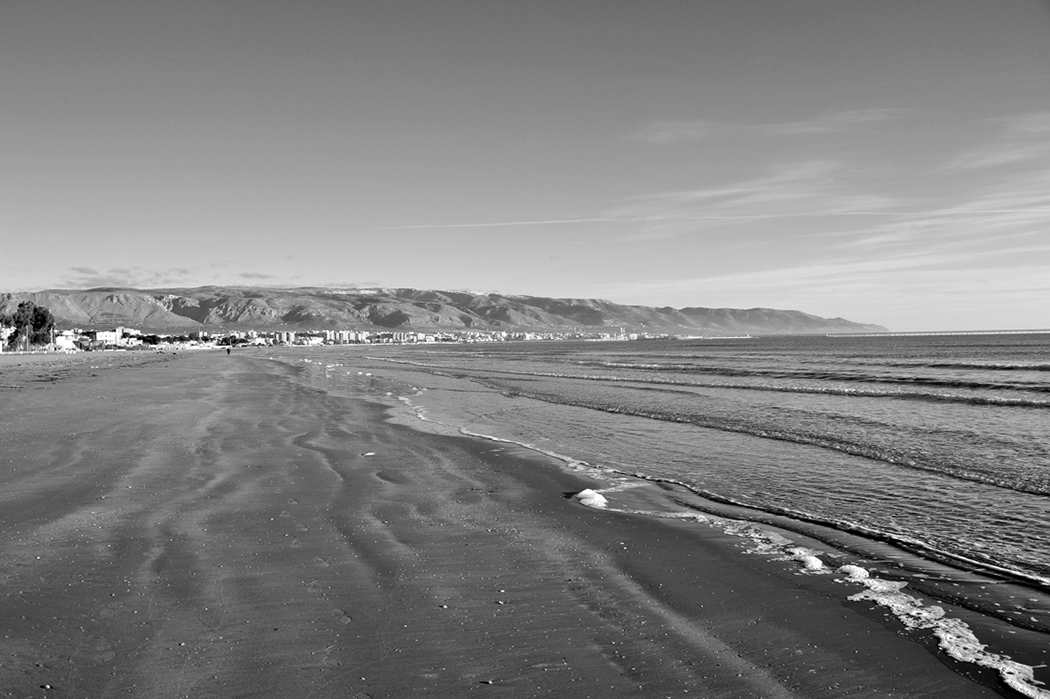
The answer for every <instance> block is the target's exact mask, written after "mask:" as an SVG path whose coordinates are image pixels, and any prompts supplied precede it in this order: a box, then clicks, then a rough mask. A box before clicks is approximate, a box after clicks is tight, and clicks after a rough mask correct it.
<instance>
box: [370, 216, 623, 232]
mask: <svg viewBox="0 0 1050 699" xmlns="http://www.w3.org/2000/svg"><path fill="white" fill-rule="evenodd" d="M615 222H616V219H613V218H606V217H595V218H560V219H536V220H528V221H485V222H477V221H473V222H466V223H413V224H409V225H405V226H383V227H381V228H377V229H375V230H378V231H414V230H426V229H444V228H516V227H521V226H555V225H566V224H576V223H615Z"/></svg>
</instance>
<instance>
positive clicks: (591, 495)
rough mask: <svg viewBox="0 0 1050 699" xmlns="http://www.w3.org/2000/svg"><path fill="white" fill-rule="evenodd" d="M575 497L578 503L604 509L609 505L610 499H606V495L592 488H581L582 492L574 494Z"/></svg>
mask: <svg viewBox="0 0 1050 699" xmlns="http://www.w3.org/2000/svg"><path fill="white" fill-rule="evenodd" d="M573 497H574V498H576V501H577V502H578V503H580V504H581V505H586V506H587V507H593V508H595V509H599V510H604V509H605V508H606V507H608V506H609V501H608V500H606V499H605V496H604V495H602V494H601V493H599V492H597V491H595V490H591V489H590V488H586V489H585V490H581V491H580V492H578V493H576V495H574V496H573Z"/></svg>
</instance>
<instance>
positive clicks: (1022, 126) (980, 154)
mask: <svg viewBox="0 0 1050 699" xmlns="http://www.w3.org/2000/svg"><path fill="white" fill-rule="evenodd" d="M991 121H992V123H994V124H996V125H998V127H999V133H998V134H997V136H996V137H995V138H994V139H993V140H992V141H991V142H990V143H986V144H982V145H980V146H977V147H975V148H971V149H969V150H967V151H965V152H964V153H961V154H959V155H958V156H957V157H955V158H953V159H952V160H951V161H949V162H948V163H947V164H946V165H945V166H944V168H943V170H944V171H945V172H948V173H951V172H965V171H974V170H983V169H986V168H997V167H1002V166H1017V165H1020V164H1023V163H1034V162H1038V161H1045V162H1047V163H1050V112H1036V113H1032V114H1019V115H1016V116H1011V117H1005V118H1000V119H993V120H991Z"/></svg>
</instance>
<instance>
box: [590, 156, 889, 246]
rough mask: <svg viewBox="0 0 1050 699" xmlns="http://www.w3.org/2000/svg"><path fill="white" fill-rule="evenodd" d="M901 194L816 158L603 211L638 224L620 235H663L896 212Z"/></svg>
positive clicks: (627, 237) (634, 237)
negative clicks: (872, 187)
mask: <svg viewBox="0 0 1050 699" xmlns="http://www.w3.org/2000/svg"><path fill="white" fill-rule="evenodd" d="M903 203H904V202H902V200H901V199H899V198H894V197H892V196H888V195H883V194H879V193H873V192H865V191H863V190H859V189H857V188H856V187H855V186H853V185H852V184H851V183H850V182H849V173H848V170H847V169H846V168H845V167H844V166H843V165H842V164H841V163H838V162H834V161H826V160H817V161H807V162H800V163H793V164H789V165H780V166H776V167H772V168H770V169H769V171H768V172H767V174H765V175H762V176H759V177H755V178H751V179H747V180H742V181H739V182H734V183H730V184H727V185H724V186H719V187H708V188H703V189H695V190H681V191H665V192H656V193H652V194H647V195H642V196H637V197H633V198H631V199H628V200H627V201H625V202H623V203H622V204H620V205H618V206H616V207H613V208H611V209H609V210H608V211H606V212H605V213H606V214H607V215H608V217H609V218H612V219H615V220H617V221H619V222H625V223H636V224H640V225H639V226H637V227H636V228H635V229H634V230H633V231H632V232H631V233H629V234H627V235H625V236H623V237H621V238H620V240H621V241H629V240H635V241H637V240H649V239H654V238H667V237H671V236H674V235H679V234H682V233H685V232H688V231H696V230H699V229H701V228H705V227H707V228H709V227H712V226H718V225H722V224H726V225H732V224H746V223H752V222H761V221H766V220H775V219H790V218H813V219H817V218H826V217H870V216H893V215H898V213H899V210H900V207H901V206H902V205H903Z"/></svg>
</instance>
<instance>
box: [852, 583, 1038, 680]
mask: <svg viewBox="0 0 1050 699" xmlns="http://www.w3.org/2000/svg"><path fill="white" fill-rule="evenodd" d="M843 568H857V569H858V570H863V568H858V567H857V566H842V568H840V569H839V572H843ZM864 572H865V575H867V571H864ZM850 579H851V580H853V581H855V582H858V583H860V584H862V585H864V586H865V587H866V588H867V589H866V590H864V591H863V592H858V593H857V594H855V595H850V597H849V599H850V600H853V601H860V600H868V601H871V602H875V603H876V604H879V605H881V606H883V607H886V608H887V609H889V610H890V611H891V612H892V613H893V615H894V616H895V617H897V618H898V619H899V620H900V621H901V623H903V624H904V625H905V626H907V627H908V628H911V629H922V630H929V631H931V632H932V633H933V635H934V636H936V637H937V641H938V644H939V645H940V647H941V650H942V651H944V652H945V653H947V654H948V655H949V656H951V657H952V658H954V659H956V660H959V661H961V662H964V663H973V664H974V665H979V666H981V667H986V668H989V669H992V670H995V671H996V672H998V673H999V677H1000V678H1001V679H1002V680H1003V682H1005V683H1006V684H1007V686H1009V687H1010V688H1011V689H1013V690H1014V691H1016V692H1019V693H1020V694H1022V695H1023V696H1026V697H1030V698H1031V699H1050V691H1047V690H1045V689H1042V688H1040V687H1038V686H1036V685H1037V684H1041V683H1039V682H1037V680H1036V679H1035V668H1033V667H1031V666H1029V665H1024V664H1022V663H1018V662H1015V661H1013V660H1011V659H1010V658H1008V657H1006V656H1003V655H999V654H997V653H990V652H988V651H986V650H985V648H986V646H985V645H984V644H983V643H981V642H980V641H978V640H977V637H976V636H975V635H974V634H973V632H972V631H971V630H970V627H969V626H967V625H966V623H965V622H964V621H961V620H959V619H954V618H952V617H948V616H945V613H944V609H943V608H942V607H938V606H936V605H924V604H923V603H922V602H921V601H920V600H919V599H918V598H916V597H914V596H912V595H909V594H905V593H904V592H903V590H904V588H905V587H906V586H907V583H904V582H895V581H891V580H882V579H879V578H871V577H864V578H857V577H852V576H851V578H850Z"/></svg>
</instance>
